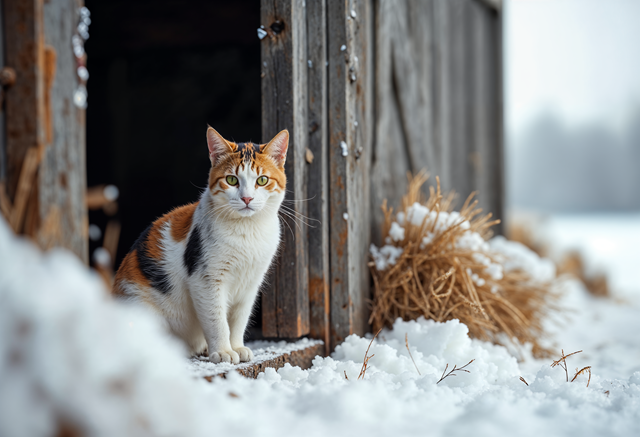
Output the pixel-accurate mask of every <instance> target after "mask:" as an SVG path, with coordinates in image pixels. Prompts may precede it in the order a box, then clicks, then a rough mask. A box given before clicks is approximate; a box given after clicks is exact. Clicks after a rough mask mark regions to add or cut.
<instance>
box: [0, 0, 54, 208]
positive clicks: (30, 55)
mask: <svg viewBox="0 0 640 437" xmlns="http://www.w3.org/2000/svg"><path fill="white" fill-rule="evenodd" d="M42 3H43V2H42V0H3V5H4V17H3V18H4V23H3V24H4V26H3V31H4V39H5V41H4V42H5V51H4V56H5V59H4V62H5V65H7V66H10V67H11V68H13V69H14V70H15V72H16V82H15V84H14V85H13V86H12V87H11V88H10V89H8V90H6V92H5V93H4V104H5V109H6V113H5V121H6V148H5V157H6V165H5V170H6V189H7V192H8V195H9V199H10V200H11V201H12V202H15V201H16V199H15V197H16V190H17V189H18V180H19V178H20V173H21V170H22V163H23V161H24V159H25V156H26V154H27V151H28V150H29V148H31V147H38V150H39V151H40V152H41V151H42V149H43V147H44V142H45V137H44V125H43V123H42V122H43V120H44V29H43V27H44V26H43V4H42ZM27 196H28V193H27Z"/></svg>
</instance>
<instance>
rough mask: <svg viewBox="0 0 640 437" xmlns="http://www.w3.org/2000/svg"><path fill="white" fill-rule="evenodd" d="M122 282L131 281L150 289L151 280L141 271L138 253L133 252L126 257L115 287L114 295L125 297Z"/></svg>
mask: <svg viewBox="0 0 640 437" xmlns="http://www.w3.org/2000/svg"><path fill="white" fill-rule="evenodd" d="M122 281H129V282H133V283H135V284H138V285H141V286H143V287H149V285H150V284H149V280H148V279H147V277H146V276H145V275H144V274H143V273H142V270H140V264H138V251H137V250H135V249H134V250H132V251H131V252H129V253H128V254H127V256H125V257H124V259H123V260H122V264H120V268H119V269H118V273H116V278H115V281H114V285H113V294H115V295H119V296H124V295H125V292H124V289H123V288H122Z"/></svg>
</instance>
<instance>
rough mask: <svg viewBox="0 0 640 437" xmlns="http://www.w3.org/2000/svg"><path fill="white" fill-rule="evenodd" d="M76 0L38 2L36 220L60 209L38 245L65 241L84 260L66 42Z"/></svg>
mask: <svg viewBox="0 0 640 437" xmlns="http://www.w3.org/2000/svg"><path fill="white" fill-rule="evenodd" d="M83 5H84V2H83V1H81V0H56V1H49V2H46V3H45V4H44V40H45V44H46V45H45V51H44V53H45V57H44V85H45V88H44V93H43V98H44V119H43V126H44V133H45V144H46V148H45V150H44V153H43V157H42V165H41V166H40V172H39V182H38V201H39V209H38V210H39V214H40V221H41V222H42V223H46V222H47V221H51V219H49V217H55V216H56V215H57V214H60V220H59V222H58V223H57V227H58V229H55V227H53V228H52V227H49V228H47V227H44V226H43V227H42V228H41V229H40V230H39V234H38V237H37V238H38V242H39V243H40V245H41V246H43V247H46V246H50V245H55V246H61V247H65V248H67V249H69V250H71V251H72V252H74V253H75V254H76V255H78V256H79V257H80V258H81V259H82V260H83V261H84V262H85V263H87V262H88V261H89V239H88V237H89V235H88V234H89V224H88V213H87V208H86V199H85V197H86V190H87V178H86V173H87V172H86V133H85V109H83V108H79V107H77V106H76V105H75V104H74V102H73V99H74V93H75V92H76V89H77V87H78V85H79V79H78V76H77V73H76V69H77V62H76V58H75V55H74V53H73V49H72V46H71V38H72V37H73V35H74V34H75V33H76V28H77V26H78V22H79V14H78V11H79V9H80V7H82V6H83Z"/></svg>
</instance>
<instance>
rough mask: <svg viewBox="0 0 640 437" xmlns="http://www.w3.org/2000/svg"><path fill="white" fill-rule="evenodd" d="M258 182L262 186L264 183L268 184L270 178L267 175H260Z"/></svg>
mask: <svg viewBox="0 0 640 437" xmlns="http://www.w3.org/2000/svg"><path fill="white" fill-rule="evenodd" d="M256 182H257V183H258V185H260V186H261V187H262V186H264V185H267V182H269V178H268V177H266V176H260V177H259V178H258V180H257V181H256Z"/></svg>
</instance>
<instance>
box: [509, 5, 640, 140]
mask: <svg viewBox="0 0 640 437" xmlns="http://www.w3.org/2000/svg"><path fill="white" fill-rule="evenodd" d="M504 18H505V21H504V24H505V41H504V44H505V46H504V50H505V87H506V88H505V110H506V111H505V115H506V119H505V123H506V127H507V131H508V132H509V133H517V132H518V131H521V130H522V129H523V128H524V127H525V126H526V125H527V124H530V122H531V121H532V120H533V119H534V118H536V117H537V116H539V115H540V114H541V113H543V112H548V113H550V114H552V115H554V116H556V117H558V118H559V119H560V120H561V121H562V122H563V123H564V124H566V125H568V126H569V127H575V126H576V125H581V124H584V123H593V122H598V123H604V124H606V125H607V126H608V127H610V128H612V129H614V130H620V129H624V128H625V125H626V124H627V123H629V117H630V111H632V110H633V108H634V107H635V108H637V107H638V105H639V104H640V0H505V4H504Z"/></svg>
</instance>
